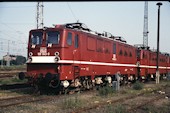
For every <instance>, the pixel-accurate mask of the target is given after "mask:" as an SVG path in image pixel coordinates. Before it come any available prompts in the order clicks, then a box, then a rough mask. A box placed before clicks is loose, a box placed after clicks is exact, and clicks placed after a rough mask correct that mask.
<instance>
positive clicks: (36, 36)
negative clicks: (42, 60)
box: [31, 32, 43, 45]
mask: <svg viewBox="0 0 170 113" xmlns="http://www.w3.org/2000/svg"><path fill="white" fill-rule="evenodd" d="M42 36H43V33H42V32H32V34H31V44H33V45H40V44H42Z"/></svg>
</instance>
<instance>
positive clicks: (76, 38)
mask: <svg viewBox="0 0 170 113" xmlns="http://www.w3.org/2000/svg"><path fill="white" fill-rule="evenodd" d="M74 42H75V43H74V47H75V48H78V47H79V36H78V35H75V37H74Z"/></svg>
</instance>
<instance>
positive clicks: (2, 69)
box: [0, 65, 26, 71]
mask: <svg viewBox="0 0 170 113" xmlns="http://www.w3.org/2000/svg"><path fill="white" fill-rule="evenodd" d="M12 70H26V65H12V66H9V67H8V66H3V67H0V71H12Z"/></svg>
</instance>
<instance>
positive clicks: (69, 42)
mask: <svg viewBox="0 0 170 113" xmlns="http://www.w3.org/2000/svg"><path fill="white" fill-rule="evenodd" d="M67 44H68V45H72V33H70V32H68V35H67Z"/></svg>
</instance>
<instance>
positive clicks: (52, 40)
mask: <svg viewBox="0 0 170 113" xmlns="http://www.w3.org/2000/svg"><path fill="white" fill-rule="evenodd" d="M154 56H155V53H154V52H151V51H149V50H145V49H139V48H137V47H134V46H132V45H129V44H126V41H124V40H123V39H122V38H121V37H115V36H113V35H111V34H109V33H107V32H105V33H103V34H100V33H97V32H93V31H91V30H90V29H89V28H87V27H86V26H85V25H84V24H82V23H69V24H64V25H56V26H55V27H54V28H46V27H44V28H43V29H35V30H31V31H30V33H29V42H28V61H27V72H26V73H23V72H21V73H20V74H19V77H20V79H23V78H24V77H27V78H28V79H29V81H30V82H31V83H32V84H33V85H38V86H41V87H51V88H55V89H58V90H59V91H65V90H66V89H69V88H82V89H90V88H93V87H94V86H100V85H104V84H109V85H112V81H113V80H114V79H115V76H114V75H115V74H116V73H119V74H121V82H123V83H125V82H127V81H128V80H130V81H135V80H136V79H137V78H139V77H140V78H143V79H145V78H144V76H145V75H151V74H155V72H156V71H155V69H156V64H155V62H152V58H153V57H154ZM161 59H162V63H161V64H160V65H161V67H160V68H161V73H163V74H166V73H167V72H168V69H170V68H169V67H167V66H169V64H167V63H169V59H170V58H169V57H168V56H166V58H165V57H164V56H161ZM167 60H168V61H167ZM140 75H141V76H142V77H141V76H140Z"/></svg>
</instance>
